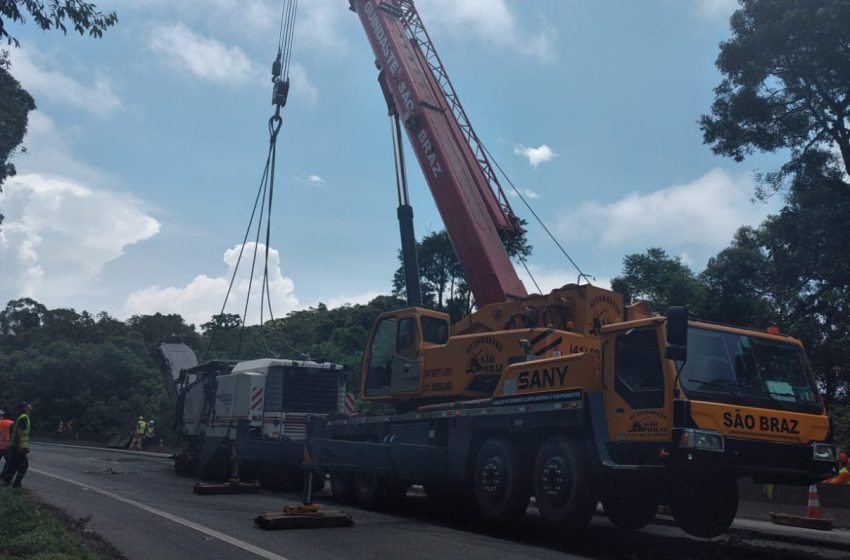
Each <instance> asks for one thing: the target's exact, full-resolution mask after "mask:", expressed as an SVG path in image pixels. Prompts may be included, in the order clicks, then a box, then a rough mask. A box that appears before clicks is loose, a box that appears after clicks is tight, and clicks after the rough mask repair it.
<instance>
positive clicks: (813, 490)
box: [806, 484, 823, 519]
mask: <svg viewBox="0 0 850 560" xmlns="http://www.w3.org/2000/svg"><path fill="white" fill-rule="evenodd" d="M822 514H823V512H822V511H821V509H820V500H819V499H818V487H817V486H815V485H814V484H812V485H811V486H809V507H808V509H807V511H806V517H808V518H809V519H820V518H821V515H822Z"/></svg>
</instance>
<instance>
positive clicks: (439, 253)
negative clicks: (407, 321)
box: [393, 220, 532, 321]
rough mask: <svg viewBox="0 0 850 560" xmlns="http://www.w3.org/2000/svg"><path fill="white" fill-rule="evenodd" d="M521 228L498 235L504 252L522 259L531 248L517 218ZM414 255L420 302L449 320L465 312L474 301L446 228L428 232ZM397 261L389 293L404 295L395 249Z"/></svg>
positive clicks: (402, 264)
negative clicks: (509, 234)
mask: <svg viewBox="0 0 850 560" xmlns="http://www.w3.org/2000/svg"><path fill="white" fill-rule="evenodd" d="M520 225H521V232H520V234H519V235H515V236H513V237H503V238H502V239H501V241H502V244H503V245H504V247H505V250H506V251H507V252H508V255H509V256H511V257H513V258H518V259H525V258H527V257H528V256H529V255H530V254H531V251H532V246H531V245H530V244H529V243H528V239H527V238H526V235H525V229H524V226H525V225H526V222H525V221H524V220H521V221H520ZM416 256H417V260H418V261H419V282H420V291H421V293H422V303H423V305H425V306H426V307H430V308H433V309H438V310H440V311H445V312H447V313H449V314H450V315H451V317H452V320H455V321H456V320H458V319H460V318H461V317H463V316H465V315H468V314H469V313H470V312H471V311H472V308H473V306H474V304H475V302H474V301H473V299H472V293H471V292H470V290H469V284H467V282H466V276H465V275H464V272H463V267H462V266H461V264H460V261H458V259H457V255H456V254H455V250H454V247H452V243H451V240H450V239H449V234H448V232H446V230H440V231H437V232H433V233H429V234H428V235H426V236H425V237H424V238H422V240H421V241H418V242H417V243H416ZM398 260H399V262H400V263H401V265H400V266H399V268H398V269H396V272H395V274H394V275H393V295H395V296H398V297H405V293H406V290H405V278H404V261H403V255H402V253H401V251H399V253H398Z"/></svg>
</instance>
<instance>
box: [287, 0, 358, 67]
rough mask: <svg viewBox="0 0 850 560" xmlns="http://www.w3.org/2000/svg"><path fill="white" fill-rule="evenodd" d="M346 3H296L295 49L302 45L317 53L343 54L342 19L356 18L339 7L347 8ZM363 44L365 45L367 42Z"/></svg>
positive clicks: (332, 0)
mask: <svg viewBox="0 0 850 560" xmlns="http://www.w3.org/2000/svg"><path fill="white" fill-rule="evenodd" d="M347 4H348V3H347V2H345V3H343V5H342V6H340V2H339V0H310V1H309V2H301V3H300V4H299V5H298V20H297V21H296V22H295V39H294V44H295V48H296V49H301V48H302V46H303V47H305V48H307V49H311V50H316V51H320V52H330V53H334V54H342V53H344V52H345V50H346V49H347V47H348V41H347V40H346V36H345V32H344V31H343V30H344V28H345V18H349V19H354V18H355V17H356V16H355V15H354V14H352V13H351V12H350V11H348V10H346V9H340V8H345V7H347ZM279 20H280V14H278V22H279ZM360 33H361V34H362V31H361V32H360ZM364 40H365V38H364ZM362 46H363V47H365V48H368V46H367V45H362Z"/></svg>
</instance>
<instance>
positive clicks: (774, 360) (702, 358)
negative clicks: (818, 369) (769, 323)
mask: <svg viewBox="0 0 850 560" xmlns="http://www.w3.org/2000/svg"><path fill="white" fill-rule="evenodd" d="M679 379H680V381H681V384H682V388H683V389H684V390H685V392H686V393H687V394H688V396H689V397H690V398H694V399H700V400H710V401H719V402H729V403H733V404H741V405H747V406H758V407H762V408H779V409H785V410H796V411H804V412H820V410H821V405H820V399H819V397H818V393H817V390H816V388H815V387H814V384H813V382H812V376H811V372H810V370H809V365H808V361H807V360H806V356H805V355H804V353H803V350H802V348H800V347H799V346H797V345H795V344H791V343H788V342H782V341H777V340H772V339H768V338H760V337H757V336H751V335H746V334H737V333H730V332H723V331H715V330H711V329H705V328H699V327H690V328H689V329H688V359H687V361H685V365H684V367H683V368H682V373H681V376H680V378H679Z"/></svg>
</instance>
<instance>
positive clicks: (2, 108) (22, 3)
mask: <svg viewBox="0 0 850 560" xmlns="http://www.w3.org/2000/svg"><path fill="white" fill-rule="evenodd" d="M27 14H28V15H29V16H30V17H32V20H33V22H34V23H35V25H36V26H37V27H39V28H40V29H44V30H47V29H59V30H60V31H62V32H63V33H67V31H68V28H67V26H66V22H67V23H68V24H69V25H71V26H72V27H73V29H74V31H76V32H78V33H79V34H80V35H84V34H85V33H86V32H88V33H89V35H91V36H93V37H101V36H102V35H103V32H104V30H106V29H107V28H109V27H112V26H113V25H115V24H116V23H117V22H118V16H117V15H116V13H115V12H107V13H105V14H104V13H101V12H99V11H97V8H96V7H95V5H94V4H90V3H87V2H81V1H80V0H62V1H60V0H50V1H49V2H48V3H47V4H46V5H45V3H44V2H43V1H36V0H0V42H2V41H3V40H5V41H6V44H7V45H14V46H16V47H17V46H19V41H18V40H17V39H16V38H15V37H14V36H12V35H11V34H10V33H9V29H8V27H7V26H8V23H9V22H15V23H25V22H26V16H27ZM10 66H11V64H10V62H9V56H8V53H7V52H6V51H0V193H2V192H3V183H5V182H6V179H7V178H8V177H12V176H14V175H15V172H16V170H15V166H14V165H13V164H12V163H10V162H9V159H11V158H12V157H13V156H14V155H15V154H16V152H17V150H18V149H19V146H20V145H21V142H23V140H24V136H25V135H26V133H27V123H28V120H29V113H30V111H33V110H34V109H35V101H34V100H33V98H32V96H31V95H30V94H29V93H28V92H27V91H26V90H25V89H24V88H23V87H21V84H20V83H19V82H18V81H17V80H16V79H15V78H14V77H13V76H12V74H11V73H10V72H9V70H10ZM21 151H23V148H21ZM2 223H3V214H2V213H0V224H2Z"/></svg>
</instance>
